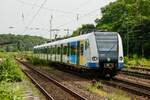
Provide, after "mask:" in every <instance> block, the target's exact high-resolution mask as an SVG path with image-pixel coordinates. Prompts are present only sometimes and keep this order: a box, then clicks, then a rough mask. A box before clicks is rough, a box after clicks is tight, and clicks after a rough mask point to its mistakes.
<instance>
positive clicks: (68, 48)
mask: <svg viewBox="0 0 150 100" xmlns="http://www.w3.org/2000/svg"><path fill="white" fill-rule="evenodd" d="M69 54H70V45H69V43H68V47H67V56H69Z"/></svg>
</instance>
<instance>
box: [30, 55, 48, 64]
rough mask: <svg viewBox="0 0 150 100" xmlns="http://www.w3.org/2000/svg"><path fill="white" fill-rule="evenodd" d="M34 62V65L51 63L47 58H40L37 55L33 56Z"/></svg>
mask: <svg viewBox="0 0 150 100" xmlns="http://www.w3.org/2000/svg"><path fill="white" fill-rule="evenodd" d="M32 63H33V64H34V65H48V64H49V62H48V61H47V60H42V59H39V58H36V57H33V58H32Z"/></svg>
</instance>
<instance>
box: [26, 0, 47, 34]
mask: <svg viewBox="0 0 150 100" xmlns="http://www.w3.org/2000/svg"><path fill="white" fill-rule="evenodd" d="M46 2H47V0H44V1H43V3H42V4H41V6H40V7H39V9H38V10H37V12H36V13H35V15H34V16H33V17H32V19H31V21H30V22H29V24H28V26H30V25H31V24H32V23H33V21H34V20H35V18H36V16H37V15H38V14H39V12H40V10H41V9H42V7H43V6H44V5H45V3H46ZM25 31H26V29H25V30H24V31H23V33H24V32H25Z"/></svg>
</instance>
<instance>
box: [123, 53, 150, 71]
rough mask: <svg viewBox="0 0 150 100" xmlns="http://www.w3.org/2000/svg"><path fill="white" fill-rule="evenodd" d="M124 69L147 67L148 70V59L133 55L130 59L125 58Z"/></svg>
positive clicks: (149, 60) (149, 64) (149, 61)
mask: <svg viewBox="0 0 150 100" xmlns="http://www.w3.org/2000/svg"><path fill="white" fill-rule="evenodd" d="M124 61H125V67H127V68H130V67H148V68H150V59H146V58H144V57H138V56H137V55H133V56H132V57H130V58H129V57H125V58H124Z"/></svg>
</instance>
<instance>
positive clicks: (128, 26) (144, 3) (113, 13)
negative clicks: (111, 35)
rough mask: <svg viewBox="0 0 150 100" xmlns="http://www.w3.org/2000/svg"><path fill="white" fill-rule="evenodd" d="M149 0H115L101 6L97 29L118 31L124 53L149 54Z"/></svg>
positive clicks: (146, 55)
mask: <svg viewBox="0 0 150 100" xmlns="http://www.w3.org/2000/svg"><path fill="white" fill-rule="evenodd" d="M149 9H150V0H117V1H116V2H113V3H110V4H109V5H107V6H106V7H104V8H102V14H103V16H102V18H101V19H99V21H97V25H96V27H97V28H98V29H103V30H108V31H117V32H119V33H120V35H121V37H122V39H123V44H124V51H125V54H126V55H127V54H129V55H133V54H137V55H138V56H145V57H149V55H150V51H149V50H150V39H149V38H150V10H149Z"/></svg>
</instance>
